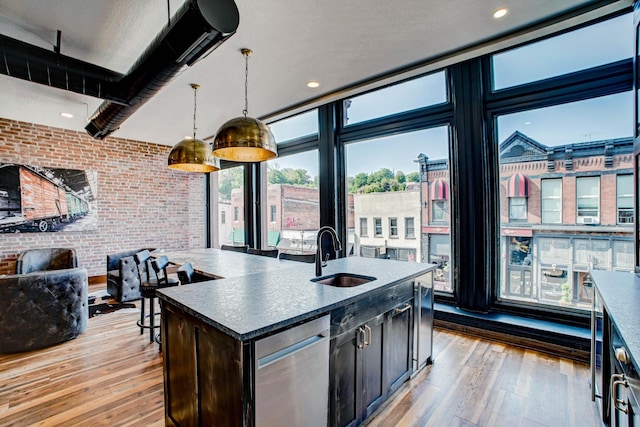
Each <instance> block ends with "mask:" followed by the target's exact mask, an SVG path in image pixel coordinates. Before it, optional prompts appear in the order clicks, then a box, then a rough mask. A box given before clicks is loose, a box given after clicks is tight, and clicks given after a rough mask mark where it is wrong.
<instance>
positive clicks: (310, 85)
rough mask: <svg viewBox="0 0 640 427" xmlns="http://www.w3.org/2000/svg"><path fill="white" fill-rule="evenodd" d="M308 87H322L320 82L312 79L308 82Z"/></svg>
mask: <svg viewBox="0 0 640 427" xmlns="http://www.w3.org/2000/svg"><path fill="white" fill-rule="evenodd" d="M307 87H310V88H312V89H315V88H317V87H320V83H319V82H317V81H315V80H311V81H310V82H307Z"/></svg>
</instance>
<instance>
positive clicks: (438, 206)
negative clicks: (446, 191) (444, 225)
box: [431, 200, 447, 222]
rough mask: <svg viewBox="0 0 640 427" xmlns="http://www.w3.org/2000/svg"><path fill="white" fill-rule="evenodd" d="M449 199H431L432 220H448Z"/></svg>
mask: <svg viewBox="0 0 640 427" xmlns="http://www.w3.org/2000/svg"><path fill="white" fill-rule="evenodd" d="M446 203H447V201H446V200H432V201H431V209H432V212H431V221H432V222H438V221H446V219H447V217H446V214H447V204H446Z"/></svg>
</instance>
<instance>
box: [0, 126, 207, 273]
mask: <svg viewBox="0 0 640 427" xmlns="http://www.w3.org/2000/svg"><path fill="white" fill-rule="evenodd" d="M170 149H171V147H168V146H164V145H158V144H150V143H146V142H138V141H133V140H128V139H121V138H111V137H109V138H106V139H105V140H104V141H99V140H96V139H93V138H91V137H90V136H89V135H88V134H86V133H84V132H75V131H68V130H64V129H58V128H52V127H47V126H39V125H34V124H31V123H24V122H17V121H13V120H8V119H2V118H0V163H19V164H27V165H35V166H43V167H52V168H67V169H84V170H94V171H97V173H98V191H97V193H98V194H97V211H98V229H97V230H96V231H87V232H64V231H62V232H50V233H0V274H11V273H13V272H14V271H15V261H16V259H17V257H18V254H19V253H20V252H21V251H22V250H24V249H31V248H46V247H72V248H75V249H76V251H77V254H78V258H79V266H81V267H85V268H86V269H87V270H88V271H89V275H90V276H100V275H104V274H106V266H105V262H106V255H107V254H108V253H115V252H120V251H124V250H129V249H135V248H140V247H157V248H163V249H165V250H178V249H187V248H199V247H204V242H205V240H204V227H205V224H204V176H203V175H201V174H187V173H183V172H175V171H171V170H170V169H168V168H167V166H166V161H167V156H168V154H169V150H170Z"/></svg>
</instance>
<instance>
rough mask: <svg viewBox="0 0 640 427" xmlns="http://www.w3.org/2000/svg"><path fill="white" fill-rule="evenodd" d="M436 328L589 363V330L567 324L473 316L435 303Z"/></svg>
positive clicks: (498, 315) (499, 315)
mask: <svg viewBox="0 0 640 427" xmlns="http://www.w3.org/2000/svg"><path fill="white" fill-rule="evenodd" d="M434 310H435V313H434V317H435V325H436V326H440V327H444V328H447V329H452V330H457V331H460V332H464V333H468V334H471V335H476V336H479V337H482V338H485V339H494V340H497V341H503V342H507V343H509V344H512V345H515V346H518V347H525V348H530V349H533V350H537V351H541V352H545V353H550V354H553V355H556V356H561V357H566V358H569V359H574V360H578V361H581V362H585V363H586V362H588V361H589V352H590V349H591V331H590V330H589V327H588V326H587V327H581V326H575V325H566V324H562V323H559V322H552V321H549V320H540V319H533V318H528V317H522V316H517V315H514V314H508V313H495V312H491V313H474V312H469V311H465V310H461V309H459V308H457V307H454V306H452V305H449V304H444V303H435V304H434Z"/></svg>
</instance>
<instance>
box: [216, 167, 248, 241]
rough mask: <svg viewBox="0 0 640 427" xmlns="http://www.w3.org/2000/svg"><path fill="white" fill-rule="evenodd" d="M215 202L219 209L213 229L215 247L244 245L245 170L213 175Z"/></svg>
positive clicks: (234, 169) (230, 170) (225, 170)
mask: <svg viewBox="0 0 640 427" xmlns="http://www.w3.org/2000/svg"><path fill="white" fill-rule="evenodd" d="M212 177H213V180H212V182H213V185H212V190H213V195H214V197H213V200H214V201H215V202H216V203H214V206H216V207H217V212H216V215H214V218H217V221H216V223H215V224H214V226H213V227H212V243H213V246H214V247H220V245H227V244H243V243H244V241H245V234H244V217H243V213H244V168H243V167H242V166H238V167H234V168H230V169H224V170H221V171H218V172H216V173H214V174H212Z"/></svg>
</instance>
